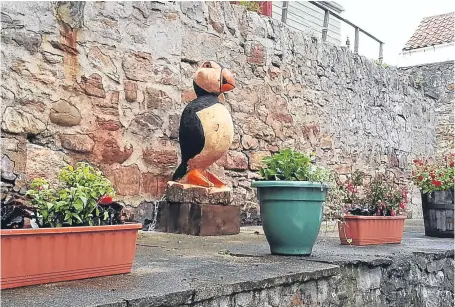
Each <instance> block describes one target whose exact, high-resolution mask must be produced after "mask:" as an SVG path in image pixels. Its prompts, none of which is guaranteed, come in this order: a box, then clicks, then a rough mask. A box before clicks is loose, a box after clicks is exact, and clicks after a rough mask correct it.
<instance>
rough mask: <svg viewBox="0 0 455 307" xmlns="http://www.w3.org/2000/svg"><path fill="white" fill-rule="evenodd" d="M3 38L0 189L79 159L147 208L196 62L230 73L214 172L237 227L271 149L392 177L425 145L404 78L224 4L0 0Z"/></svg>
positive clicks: (427, 133)
mask: <svg viewBox="0 0 455 307" xmlns="http://www.w3.org/2000/svg"><path fill="white" fill-rule="evenodd" d="M1 44H2V45H1V47H2V63H1V72H2V85H1V96H2V106H1V114H2V122H1V129H2V154H3V155H5V157H4V158H2V176H3V174H4V177H7V176H10V178H12V177H14V180H5V181H4V182H3V183H2V185H4V186H3V187H4V188H5V187H6V188H11V186H12V185H13V184H14V185H15V189H16V190H18V189H20V188H22V187H23V186H24V185H25V183H26V182H27V180H28V179H31V178H33V177H35V176H46V177H50V178H53V177H55V174H56V172H57V171H58V169H59V168H60V167H61V166H62V165H65V164H66V163H74V162H75V161H79V160H88V161H91V162H92V163H94V164H96V165H98V166H100V167H101V168H102V170H103V171H104V172H105V173H106V175H107V176H108V177H109V178H110V179H111V180H112V182H113V183H114V185H115V187H116V190H117V194H118V197H119V198H120V199H121V200H123V201H124V202H125V203H127V204H129V205H132V206H134V207H138V208H139V209H138V211H136V212H137V214H138V215H137V219H142V218H143V217H144V216H147V215H148V216H149V215H150V211H151V208H153V206H152V204H151V203H150V202H151V201H153V200H156V199H158V198H160V197H161V195H162V194H163V191H164V189H165V186H166V182H167V180H168V179H169V178H170V176H171V174H172V172H173V170H174V169H175V167H176V166H177V164H178V161H179V149H178V140H177V137H178V123H179V116H180V113H181V112H182V110H183V108H184V106H185V104H186V103H188V102H189V101H191V100H192V99H193V98H194V93H193V91H192V74H193V73H194V71H195V70H196V69H197V67H198V65H199V64H200V63H201V61H204V60H207V59H214V60H216V61H218V62H220V63H222V64H224V65H225V66H227V67H229V68H230V69H231V70H232V71H233V72H235V74H236V81H237V85H238V87H237V88H236V89H235V90H234V91H233V92H230V93H228V94H227V95H226V97H225V98H226V102H225V103H226V105H227V106H228V108H229V110H230V111H231V113H232V116H233V120H234V125H235V140H234V143H233V144H232V147H231V150H230V151H229V153H228V154H227V156H225V157H223V158H222V159H221V160H220V161H219V163H217V165H216V166H214V170H213V171H214V172H215V173H217V174H218V175H219V176H221V177H222V178H224V179H225V180H226V181H227V182H229V184H230V185H231V186H232V187H233V190H234V202H235V203H236V204H238V205H240V206H241V207H242V210H243V216H242V218H243V221H244V222H245V223H256V222H257V221H258V215H257V213H258V212H257V203H256V200H255V192H254V190H252V189H251V188H250V182H251V180H252V179H253V178H256V177H257V173H256V171H257V169H258V166H259V164H260V161H261V159H262V157H264V156H267V155H270V154H272V153H274V152H276V151H277V150H279V149H280V148H284V147H292V148H295V149H297V150H301V151H313V152H315V153H316V156H317V160H318V161H319V162H320V163H322V164H323V165H328V166H329V167H331V168H333V169H335V170H336V171H337V172H339V173H340V174H343V175H346V174H349V173H350V172H351V171H352V169H353V168H361V169H364V170H366V171H369V172H374V171H384V170H385V169H386V168H390V169H392V170H393V171H394V172H396V173H397V176H399V177H407V176H409V165H410V161H411V160H412V158H413V156H414V155H420V154H423V155H432V154H433V152H434V148H435V133H434V123H435V111H434V106H435V101H434V99H432V98H431V97H428V96H425V95H424V93H423V90H422V89H421V88H418V87H417V86H415V85H414V83H413V82H412V81H413V80H412V78H409V77H408V76H402V75H400V74H399V71H397V69H395V68H391V67H390V68H383V67H381V66H377V65H376V64H374V63H373V62H372V61H368V60H367V59H365V58H364V57H361V56H358V55H355V54H353V53H351V52H350V51H349V50H347V49H346V48H343V47H337V46H333V45H330V44H323V43H321V42H320V40H319V39H318V38H315V37H307V36H305V35H304V34H303V33H300V32H294V31H292V30H290V29H288V28H287V27H286V26H285V25H283V24H281V23H280V22H278V21H273V20H270V19H268V18H267V17H260V16H258V15H257V14H255V13H251V12H247V11H246V10H245V8H244V7H242V6H235V5H234V6H233V5H230V4H229V3H226V2H223V3H220V2H208V3H204V2H176V3H171V2H166V3H161V2H66V3H65V2H58V3H53V2H17V3H13V2H2V42H1ZM4 161H5V162H4ZM4 163H5V164H4ZM4 165H6V166H7V167H5V168H4Z"/></svg>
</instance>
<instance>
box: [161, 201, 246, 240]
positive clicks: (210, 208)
mask: <svg viewBox="0 0 455 307" xmlns="http://www.w3.org/2000/svg"><path fill="white" fill-rule="evenodd" d="M158 208H159V209H158V217H157V226H156V230H157V231H161V232H170V233H181V234H188V235H193V236H220V235H231V234H238V233H239V232H240V207H239V206H217V205H208V204H191V203H172V202H161V203H160V204H159V207H158Z"/></svg>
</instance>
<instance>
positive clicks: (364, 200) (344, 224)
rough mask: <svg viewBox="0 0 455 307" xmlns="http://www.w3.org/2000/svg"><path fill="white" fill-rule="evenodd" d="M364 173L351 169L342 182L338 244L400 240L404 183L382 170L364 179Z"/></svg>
mask: <svg viewBox="0 0 455 307" xmlns="http://www.w3.org/2000/svg"><path fill="white" fill-rule="evenodd" d="M365 177H366V174H365V173H363V172H360V171H355V172H353V173H352V174H351V175H350V177H349V178H348V179H347V180H346V181H345V182H343V183H341V182H338V185H339V188H340V190H341V191H343V192H344V193H342V194H341V195H343V196H342V197H343V199H342V201H343V203H344V212H345V214H344V216H343V217H342V218H341V219H340V220H339V221H338V232H339V237H340V241H341V244H353V245H372V244H386V243H400V242H401V239H402V238H403V230H404V220H405V219H406V216H405V215H403V213H404V210H405V206H406V204H407V202H408V199H407V194H408V192H407V189H406V187H404V186H402V185H400V184H397V183H396V182H395V181H394V180H393V179H392V178H390V177H388V176H386V175H385V174H377V175H375V176H374V177H373V178H370V179H371V180H370V182H369V183H366V184H364V182H365V181H366V180H365V179H366V178H365Z"/></svg>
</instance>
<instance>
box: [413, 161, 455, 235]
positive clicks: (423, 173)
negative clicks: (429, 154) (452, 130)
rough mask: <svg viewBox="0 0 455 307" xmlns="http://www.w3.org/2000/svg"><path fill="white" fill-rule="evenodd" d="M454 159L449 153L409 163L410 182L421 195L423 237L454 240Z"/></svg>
mask: <svg viewBox="0 0 455 307" xmlns="http://www.w3.org/2000/svg"><path fill="white" fill-rule="evenodd" d="M454 159H455V154H451V155H447V156H445V157H444V158H439V159H436V160H433V161H431V160H429V159H415V160H414V161H413V162H414V169H413V172H412V180H413V182H414V184H415V185H416V186H417V187H418V188H419V189H420V192H421V197H422V211H423V221H424V224H425V235H426V236H430V237H449V238H453V237H454V232H453V218H454V216H453V214H454V180H455V178H454Z"/></svg>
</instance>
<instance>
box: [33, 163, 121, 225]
mask: <svg viewBox="0 0 455 307" xmlns="http://www.w3.org/2000/svg"><path fill="white" fill-rule="evenodd" d="M58 179H59V183H57V184H56V186H51V185H50V184H49V183H48V181H47V180H45V179H42V178H35V179H34V180H33V181H32V183H31V184H30V189H29V190H28V191H27V196H28V197H30V199H31V203H32V204H33V205H34V206H36V208H37V213H38V217H39V218H42V221H41V222H40V224H41V225H40V227H62V226H68V225H72V226H87V225H90V226H92V225H101V223H102V221H104V220H107V219H108V218H109V213H108V211H107V210H103V208H102V207H100V206H99V202H100V201H101V200H102V198H103V197H104V196H114V195H115V192H114V189H113V187H112V184H111V182H110V181H109V180H108V179H107V178H105V177H104V176H103V174H102V173H101V171H99V170H98V169H96V168H94V167H93V166H91V165H90V164H88V163H85V162H80V163H78V164H77V165H76V168H73V167H72V166H66V167H64V168H63V169H62V170H61V172H60V174H59V176H58Z"/></svg>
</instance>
